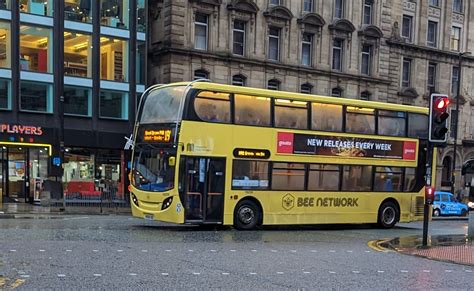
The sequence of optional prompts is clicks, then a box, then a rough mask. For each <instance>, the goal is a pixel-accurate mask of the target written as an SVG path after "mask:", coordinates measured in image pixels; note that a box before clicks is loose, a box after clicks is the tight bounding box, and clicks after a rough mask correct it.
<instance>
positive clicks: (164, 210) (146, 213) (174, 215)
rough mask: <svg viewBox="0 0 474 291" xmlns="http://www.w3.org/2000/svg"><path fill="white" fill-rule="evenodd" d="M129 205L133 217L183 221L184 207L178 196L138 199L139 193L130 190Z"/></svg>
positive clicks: (174, 221) (173, 221) (175, 221)
mask: <svg viewBox="0 0 474 291" xmlns="http://www.w3.org/2000/svg"><path fill="white" fill-rule="evenodd" d="M158 200H161V201H158ZM130 205H131V208H132V215H133V217H137V218H143V219H145V220H159V221H164V222H172V223H184V208H183V204H182V203H181V200H180V199H179V196H168V197H166V198H164V199H157V201H153V202H152V201H145V200H143V199H140V195H136V194H134V193H133V192H132V193H130Z"/></svg>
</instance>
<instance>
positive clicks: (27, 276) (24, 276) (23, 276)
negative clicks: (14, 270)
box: [20, 274, 30, 278]
mask: <svg viewBox="0 0 474 291" xmlns="http://www.w3.org/2000/svg"><path fill="white" fill-rule="evenodd" d="M20 277H22V278H29V277H30V275H26V274H25V275H20Z"/></svg>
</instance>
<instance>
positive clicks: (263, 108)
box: [234, 94, 271, 126]
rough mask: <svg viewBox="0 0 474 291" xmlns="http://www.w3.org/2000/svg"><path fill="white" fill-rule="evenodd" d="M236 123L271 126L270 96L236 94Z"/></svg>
mask: <svg viewBox="0 0 474 291" xmlns="http://www.w3.org/2000/svg"><path fill="white" fill-rule="evenodd" d="M234 101H235V123H236V124H243V125H256V126H270V124H271V118H270V98H267V97H256V96H248V95H241V94H236V95H235V96H234Z"/></svg>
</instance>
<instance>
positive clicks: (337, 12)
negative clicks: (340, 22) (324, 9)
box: [334, 0, 344, 18]
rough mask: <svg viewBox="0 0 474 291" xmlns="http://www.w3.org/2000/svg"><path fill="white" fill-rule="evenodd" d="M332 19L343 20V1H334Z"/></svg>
mask: <svg viewBox="0 0 474 291" xmlns="http://www.w3.org/2000/svg"><path fill="white" fill-rule="evenodd" d="M334 18H344V0H334Z"/></svg>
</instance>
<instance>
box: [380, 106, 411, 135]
mask: <svg viewBox="0 0 474 291" xmlns="http://www.w3.org/2000/svg"><path fill="white" fill-rule="evenodd" d="M378 133H379V134H381V135H392V136H406V113H405V112H398V111H388V110H379V118H378Z"/></svg>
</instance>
